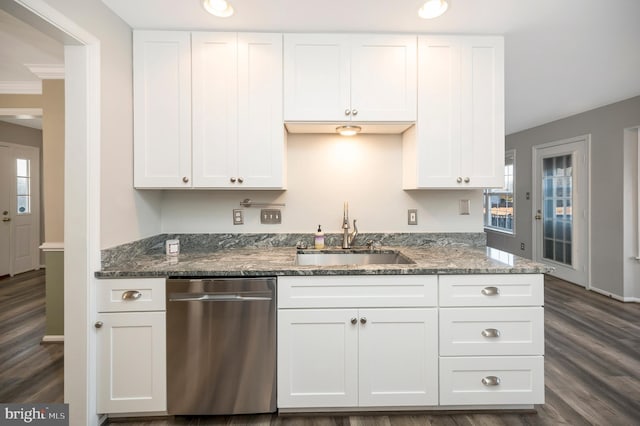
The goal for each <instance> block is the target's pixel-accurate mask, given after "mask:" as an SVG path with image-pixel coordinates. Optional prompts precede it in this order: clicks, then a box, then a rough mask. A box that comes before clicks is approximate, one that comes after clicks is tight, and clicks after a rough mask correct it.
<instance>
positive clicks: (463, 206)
mask: <svg viewBox="0 0 640 426" xmlns="http://www.w3.org/2000/svg"><path fill="white" fill-rule="evenodd" d="M458 210H459V214H461V215H468V214H469V211H470V210H471V202H470V201H469V200H460V206H459V207H458Z"/></svg>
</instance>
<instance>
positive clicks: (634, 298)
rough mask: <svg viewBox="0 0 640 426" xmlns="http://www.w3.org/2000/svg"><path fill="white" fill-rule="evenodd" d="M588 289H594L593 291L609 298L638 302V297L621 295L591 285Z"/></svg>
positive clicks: (639, 300) (639, 299)
mask: <svg viewBox="0 0 640 426" xmlns="http://www.w3.org/2000/svg"><path fill="white" fill-rule="evenodd" d="M589 290H591V291H594V292H596V293H599V294H602V295H603V296H607V297H610V298H612V299H615V300H617V301H619V302H625V303H640V297H623V296H620V295H617V294H614V293H611V292H609V291H605V290H601V289H599V288H596V287H591V288H589Z"/></svg>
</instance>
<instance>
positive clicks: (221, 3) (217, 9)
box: [202, 0, 233, 18]
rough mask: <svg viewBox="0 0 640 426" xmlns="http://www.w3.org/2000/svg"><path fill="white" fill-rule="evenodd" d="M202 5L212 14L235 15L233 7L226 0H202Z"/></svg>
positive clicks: (226, 16)
mask: <svg viewBox="0 0 640 426" xmlns="http://www.w3.org/2000/svg"><path fill="white" fill-rule="evenodd" d="M202 6H204V9H205V10H206V11H207V12H209V13H210V14H212V15H214V16H217V17H219V18H228V17H229V16H231V15H233V7H232V6H231V4H229V2H228V1H226V0H202Z"/></svg>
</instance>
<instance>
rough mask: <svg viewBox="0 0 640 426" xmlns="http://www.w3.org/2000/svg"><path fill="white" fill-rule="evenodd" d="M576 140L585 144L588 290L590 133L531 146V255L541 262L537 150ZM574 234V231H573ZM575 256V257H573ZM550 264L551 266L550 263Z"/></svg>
mask: <svg viewBox="0 0 640 426" xmlns="http://www.w3.org/2000/svg"><path fill="white" fill-rule="evenodd" d="M576 142H584V144H585V155H586V159H585V165H586V171H585V176H586V182H585V184H586V191H585V192H586V194H584V195H585V197H586V200H585V209H586V215H585V216H586V217H585V221H586V223H585V225H586V226H585V227H586V232H587V235H586V238H584V239H585V240H586V243H587V244H586V245H587V247H586V251H587V253H586V256H585V259H586V260H585V261H586V265H585V266H586V268H585V272H586V282H585V288H586V289H588V290H590V289H591V198H592V197H591V135H590V134H587V135H581V136H576V137H573V138H569V139H562V140H558V141H553V142H548V143H544V144H540V145H535V146H534V147H533V148H532V156H531V158H532V160H531V164H532V166H531V171H532V180H531V182H532V188H531V192H532V203H531V217H532V218H533V223H532V227H531V234H532V235H531V241H532V257H533V259H534V260H536V261H539V262H542V260H541V259H540V258H538V250H540V247H539V242H538V233H537V230H538V228H539V224H538V223H537V222H538V221H537V220H536V219H535V217H536V213H537V206H538V205H539V204H540V202H541V199H540V197H541V195H542V194H541V193H540V192H539V191H537V190H536V189H537V188H538V186H537V182H538V181H539V180H540V179H541V176H540V171H539V170H538V167H537V157H538V151H540V150H542V149H546V148H553V147H561V146H563V145H568V144H572V143H576ZM574 235H575V232H574ZM583 237H584V236H582V237H581V238H583ZM574 258H575V257H574ZM543 263H544V262H543ZM550 266H553V265H551V264H550Z"/></svg>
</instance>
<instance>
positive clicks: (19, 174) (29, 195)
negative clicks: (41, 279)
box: [0, 143, 40, 276]
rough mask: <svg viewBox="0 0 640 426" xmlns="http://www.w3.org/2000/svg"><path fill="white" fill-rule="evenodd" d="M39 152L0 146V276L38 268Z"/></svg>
mask: <svg viewBox="0 0 640 426" xmlns="http://www.w3.org/2000/svg"><path fill="white" fill-rule="evenodd" d="M39 163H40V150H39V149H38V148H33V147H29V146H21V145H13V144H5V143H0V276H2V275H15V274H19V273H21V272H26V271H29V270H33V269H38V268H39V267H40V256H39V249H38V246H39V242H40V164H39Z"/></svg>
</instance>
